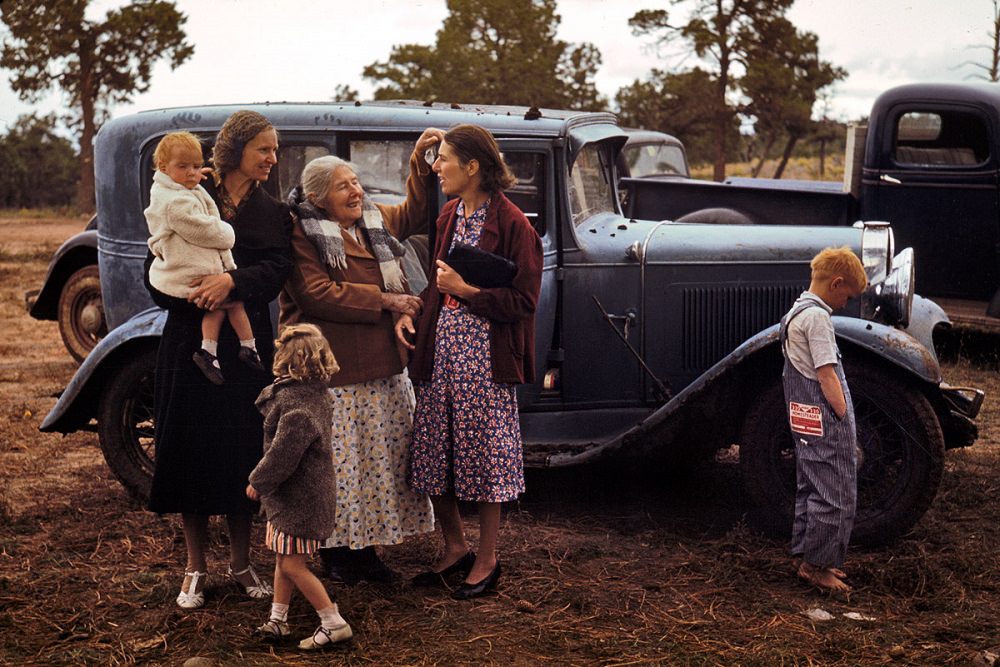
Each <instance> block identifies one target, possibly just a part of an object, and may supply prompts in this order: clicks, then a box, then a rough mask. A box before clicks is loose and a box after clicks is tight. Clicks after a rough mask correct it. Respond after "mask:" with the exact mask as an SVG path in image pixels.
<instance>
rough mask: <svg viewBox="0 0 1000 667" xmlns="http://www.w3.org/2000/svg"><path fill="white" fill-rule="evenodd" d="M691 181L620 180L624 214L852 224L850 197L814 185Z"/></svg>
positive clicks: (652, 217)
mask: <svg viewBox="0 0 1000 667" xmlns="http://www.w3.org/2000/svg"><path fill="white" fill-rule="evenodd" d="M746 180H747V179H739V180H738V181H737V182H734V183H715V182H712V181H699V180H693V179H677V180H669V181H668V180H649V179H637V178H625V179H622V181H621V186H622V188H623V189H624V190H625V191H626V192H627V198H626V204H625V215H627V216H628V217H630V218H636V219H641V220H678V219H680V218H681V217H683V216H684V215H685V214H688V213H691V212H693V211H700V210H703V209H720V208H722V209H731V210H734V211H738V212H739V213H742V214H743V215H744V216H746V217H747V218H748V219H749V221H750V222H751V223H752V224H768V225H823V226H843V225H850V224H851V223H853V222H854V221H855V219H856V218H855V202H854V199H853V198H852V197H851V195H850V194H849V193H846V192H842V191H841V190H839V189H835V188H833V187H832V186H831V185H830V184H828V183H822V182H817V183H815V184H814V185H812V186H810V185H809V184H808V183H806V182H803V181H796V182H794V183H792V182H789V183H787V184H781V182H780V181H773V180H760V181H759V182H758V183H755V184H754V185H748V184H746V183H745V182H744V181H746Z"/></svg>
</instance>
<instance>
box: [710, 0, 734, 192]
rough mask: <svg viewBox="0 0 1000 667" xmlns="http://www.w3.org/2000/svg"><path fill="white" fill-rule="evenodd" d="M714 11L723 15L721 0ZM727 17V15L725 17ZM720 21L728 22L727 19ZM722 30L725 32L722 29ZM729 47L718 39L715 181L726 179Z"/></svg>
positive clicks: (713, 176) (714, 143)
mask: <svg viewBox="0 0 1000 667" xmlns="http://www.w3.org/2000/svg"><path fill="white" fill-rule="evenodd" d="M715 12H716V16H717V17H720V18H721V17H725V16H726V14H725V11H724V7H723V3H722V0H716V3H715ZM726 18H727V19H728V18H729V17H726ZM721 23H726V24H728V20H727V21H725V22H723V21H720V24H721ZM723 32H725V31H724V30H723ZM729 63H730V57H729V48H728V45H727V44H726V39H725V36H723V38H722V39H721V40H719V81H718V87H717V88H716V92H715V103H716V105H717V106H716V109H715V140H714V141H713V142H712V143H713V149H714V153H715V164H714V168H713V170H712V178H713V180H715V181H718V182H720V183H721V182H722V181H724V180H726V130H728V129H729V123H728V122H727V119H728V114H727V113H726V111H727V107H726V90H728V89H729Z"/></svg>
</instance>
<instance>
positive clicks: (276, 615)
mask: <svg viewBox="0 0 1000 667" xmlns="http://www.w3.org/2000/svg"><path fill="white" fill-rule="evenodd" d="M269 620H272V621H281V622H282V623H284V622H285V621H287V620H288V605H287V604H281V603H279V602H272V603H271V617H270V619H269Z"/></svg>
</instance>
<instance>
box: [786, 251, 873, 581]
mask: <svg viewBox="0 0 1000 667" xmlns="http://www.w3.org/2000/svg"><path fill="white" fill-rule="evenodd" d="M810 266H811V268H812V279H811V281H810V284H809V289H808V290H807V291H805V292H803V293H802V295H801V296H799V298H798V300H797V301H796V302H795V303H794V304H793V305H792V309H791V310H790V311H788V314H787V315H785V317H784V318H782V320H781V334H780V336H781V349H782V352H783V353H784V355H785V367H784V371H783V372H782V379H783V383H784V388H785V402H786V410H787V412H788V420H789V423H790V425H791V430H792V436H793V437H794V438H795V462H796V490H795V520H794V522H793V524H792V555H793V556H795V557H796V558H801V564H800V565H799V568H798V576H799V577H800V578H801V579H803V580H805V581H807V582H809V583H810V584H812V585H814V586H817V587H819V588H821V589H824V590H828V591H850V590H851V588H850V586H848V585H847V584H846V583H844V582H843V581H841V579H842V578H843V576H844V573H843V572H842V571H841V570H840V567H841V566H842V565H843V563H844V556H845V554H846V552H847V543H848V542H849V541H850V539H851V529H852V528H853V527H854V510H855V505H856V504H857V454H856V449H855V448H856V445H857V437H856V434H855V425H854V408H853V406H852V404H851V394H850V391H848V388H847V382H846V380H845V379H844V369H843V366H842V365H841V363H840V350H838V349H837V342H836V340H835V338H834V333H833V321H832V320H831V319H830V314H831V313H832V312H833V311H834V310H839V309H840V308H843V307H844V306H845V305H846V304H847V300H848V299H850V298H851V297H856V296H858V295H860V294H861V292H862V291H863V290H864V288H865V287H866V286H867V284H868V279H867V277H866V276H865V270H864V267H863V266H862V265H861V260H859V259H858V257H857V256H856V255H855V254H854V252H853V251H851V249H850V248H847V247H843V248H827V249H825V250H823V251H822V252H820V253H819V254H818V255H816V257H814V258H813V260H812V263H811V264H810Z"/></svg>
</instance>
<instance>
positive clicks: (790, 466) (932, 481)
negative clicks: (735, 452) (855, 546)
mask: <svg viewBox="0 0 1000 667" xmlns="http://www.w3.org/2000/svg"><path fill="white" fill-rule="evenodd" d="M845 371H846V373H847V385H848V387H849V389H850V391H851V397H852V399H853V402H854V413H855V418H856V421H857V433H858V449H859V455H858V506H857V515H856V517H855V523H854V532H853V534H852V542H856V543H863V544H880V543H885V542H888V541H890V540H893V539H895V538H897V537H899V536H901V535H903V534H905V533H907V532H908V531H909V530H910V529H911V528H912V527H913V526H914V524H916V522H917V521H918V520H919V519H920V517H921V516H923V514H924V512H926V511H927V509H928V508H929V507H930V505H931V501H933V499H934V496H935V494H936V493H937V489H938V485H939V484H940V482H941V474H942V471H943V468H944V436H943V435H942V433H941V427H940V424H939V423H938V420H937V416H936V415H935V414H934V410H933V408H932V407H931V405H930V403H929V402H928V400H927V398H926V397H925V396H924V395H923V394H922V393H921V392H920V391H918V390H917V389H916V388H915V387H914V386H913V384H912V383H909V382H907V381H906V380H905V379H903V378H901V377H899V376H896V375H894V374H892V373H890V372H888V371H887V370H886V369H884V368H882V367H879V366H874V365H871V364H863V363H851V361H850V360H848V361H847V362H846V363H845ZM740 465H741V467H742V468H743V473H744V478H745V480H746V486H747V490H748V492H749V493H750V496H751V498H752V499H753V500H754V502H755V505H756V507H755V509H754V513H753V515H752V516H753V518H754V519H755V523H757V524H758V525H759V526H760V527H761V528H763V529H765V530H766V531H767V532H769V533H771V534H781V535H785V534H788V533H789V532H790V531H791V526H792V514H793V508H794V502H795V444H794V440H793V439H792V435H791V431H790V430H789V427H788V420H787V417H786V413H785V404H784V392H783V390H782V386H781V379H780V378H775V380H774V381H773V382H772V383H771V385H770V386H768V387H766V388H765V389H764V390H763V391H761V392H760V393H759V394H758V396H757V398H756V399H755V400H754V402H753V404H752V405H751V407H750V410H749V411H748V413H747V416H746V419H745V421H744V424H743V431H742V435H741V438H740Z"/></svg>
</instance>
